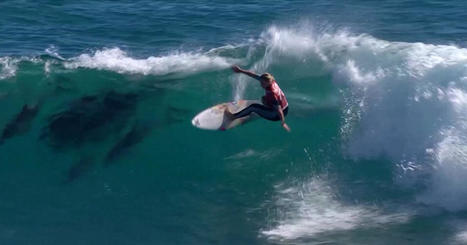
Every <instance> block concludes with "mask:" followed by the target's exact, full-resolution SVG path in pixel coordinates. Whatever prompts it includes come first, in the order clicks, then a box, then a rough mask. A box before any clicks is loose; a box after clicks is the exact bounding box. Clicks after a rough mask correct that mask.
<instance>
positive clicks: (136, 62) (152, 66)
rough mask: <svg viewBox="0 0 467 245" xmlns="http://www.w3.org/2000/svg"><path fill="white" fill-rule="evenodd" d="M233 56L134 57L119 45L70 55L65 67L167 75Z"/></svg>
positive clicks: (224, 63)
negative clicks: (74, 55)
mask: <svg viewBox="0 0 467 245" xmlns="http://www.w3.org/2000/svg"><path fill="white" fill-rule="evenodd" d="M233 62H234V59H229V58H224V57H220V56H215V55H208V54H201V53H176V54H171V55H168V56H160V57H153V56H151V57H148V58H146V59H136V58H132V57H129V56H128V54H127V53H126V52H124V51H122V50H121V49H119V48H112V49H103V50H98V51H96V52H95V53H94V54H81V55H79V56H78V57H75V58H71V59H70V60H69V61H68V62H66V63H65V67H66V68H69V69H76V68H80V67H84V68H92V69H99V70H109V71H115V72H118V73H129V74H143V75H149V74H150V75H167V74H169V73H172V74H173V73H196V72H199V71H204V70H212V69H221V68H226V67H228V66H230V65H231V64H232V63H233Z"/></svg>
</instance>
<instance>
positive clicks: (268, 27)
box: [0, 1, 467, 244]
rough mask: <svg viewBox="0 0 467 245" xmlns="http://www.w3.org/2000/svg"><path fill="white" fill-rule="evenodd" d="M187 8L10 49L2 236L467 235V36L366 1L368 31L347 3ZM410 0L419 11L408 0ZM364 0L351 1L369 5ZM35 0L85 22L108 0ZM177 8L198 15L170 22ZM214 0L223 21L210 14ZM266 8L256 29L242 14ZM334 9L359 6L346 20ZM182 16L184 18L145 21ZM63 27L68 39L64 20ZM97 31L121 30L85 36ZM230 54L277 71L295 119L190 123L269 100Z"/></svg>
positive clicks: (302, 240)
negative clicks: (226, 105)
mask: <svg viewBox="0 0 467 245" xmlns="http://www.w3.org/2000/svg"><path fill="white" fill-rule="evenodd" d="M143 2H144V1H143ZM102 4H104V3H102ZM146 4H149V5H151V3H146ZM186 4H187V5H183V4H177V3H172V4H168V3H167V4H166V5H164V6H165V8H163V9H161V6H162V5H161V6H159V5H158V6H157V11H161V15H158V16H156V15H155V13H152V12H151V13H152V14H153V15H146V14H147V13H146V14H144V13H143V12H144V11H143V12H138V11H136V10H130V8H128V6H130V5H131V4H121V3H118V4H117V3H116V4H114V6H113V8H112V9H113V10H112V11H113V12H112V13H110V15H113V14H115V15H116V16H126V17H125V18H124V19H125V20H127V21H128V20H129V19H131V20H133V22H134V21H135V20H137V19H139V20H141V22H139V23H140V24H141V25H137V26H134V27H133V28H134V30H131V26H129V25H128V23H126V22H124V21H119V22H118V23H117V22H115V23H116V24H118V25H117V27H118V28H121V29H122V30H124V31H122V32H118V33H116V34H111V33H114V32H112V30H114V29H113V28H114V27H112V26H111V25H110V23H108V22H103V24H102V26H95V27H94V28H95V29H93V28H91V27H89V29H86V30H84V31H83V32H85V33H87V35H84V36H83V37H82V39H80V38H79V37H78V36H75V39H73V40H75V41H76V43H74V44H75V45H71V44H73V43H71V44H70V43H68V44H64V43H63V42H64V41H60V40H58V39H57V40H55V39H54V37H55V36H53V35H52V36H51V37H48V38H46V41H44V40H43V41H44V43H46V45H45V46H44V43H41V45H42V49H43V48H44V47H47V48H46V49H45V50H39V51H38V50H37V47H35V46H34V47H31V46H28V45H25V49H24V50H21V51H18V50H17V49H16V48H11V50H7V51H5V50H3V51H1V52H0V54H1V57H0V110H1V111H2V112H3V113H1V114H0V127H1V130H2V131H1V132H0V136H1V138H0V163H1V164H0V168H1V169H0V190H1V191H0V200H2V201H1V202H0V215H1V216H2V221H0V228H1V229H0V241H4V242H5V243H15V244H30V243H37V242H38V241H42V242H43V241H47V243H48V244H70V243H71V244H73V242H74V240H77V241H78V240H80V241H81V240H82V239H81V238H84V239H94V238H96V239H97V240H96V243H97V244H101V243H103V244H106V243H116V244H128V243H132V244H134V243H137V244H152V243H164V244H171V243H182V244H210V243H220V244H318V243H339V244H340V243H342V244H380V243H383V244H386V243H407V241H413V240H415V241H417V242H418V241H421V242H420V243H427V244H446V243H453V244H458V243H459V244H460V243H462V242H465V240H466V231H465V230H466V229H465V228H466V227H467V225H466V224H467V222H466V221H465V212H466V211H467V210H466V207H467V187H465V185H464V182H465V181H464V180H465V179H466V178H467V117H466V116H465V115H467V49H465V48H463V47H462V45H453V44H449V43H448V42H438V41H439V38H441V39H443V38H445V35H447V36H449V35H451V34H452V33H451V34H449V33H441V32H440V33H438V34H439V35H435V36H429V35H428V34H427V33H425V32H423V31H420V32H415V33H416V34H417V35H415V34H414V37H410V38H407V39H403V38H398V37H400V36H397V35H396V34H394V35H395V36H392V37H393V38H384V37H385V35H383V34H387V35H389V34H388V33H391V32H390V31H388V30H386V31H385V29H384V28H385V26H387V23H383V22H384V21H382V20H379V19H378V18H377V16H375V15H376V14H373V15H371V13H374V12H378V11H379V12H378V13H381V14H382V15H385V14H387V13H386V12H385V11H389V9H391V6H392V8H394V6H393V5H391V3H384V4H383V5H384V7H382V8H381V9H380V8H379V7H374V9H373V10H372V11H369V12H368V13H369V16H368V18H370V19H371V20H374V21H375V24H374V25H373V26H371V25H370V24H368V25H370V26H369V27H372V28H373V29H372V28H369V29H370V30H373V31H372V32H371V33H372V34H368V32H366V31H361V30H360V29H359V28H358V26H360V27H362V26H363V25H364V24H362V23H360V22H358V21H357V20H359V18H357V17H358V16H354V15H350V12H352V11H349V10H347V9H346V8H345V7H336V6H334V7H332V8H331V7H329V6H328V7H326V6H327V5H326V3H320V4H318V3H316V5H315V6H313V8H312V9H313V10H310V9H311V7H310V6H309V5H307V4H306V3H303V2H301V1H299V2H297V6H298V7H296V9H293V8H292V7H291V9H289V8H288V7H287V6H288V4H287V3H285V2H284V3H283V2H281V1H277V3H274V4H271V6H264V7H262V6H261V4H260V3H258V2H255V1H253V2H248V3H245V4H241V5H245V6H247V7H248V9H249V10H250V11H251V13H250V12H242V13H241V14H239V16H236V15H235V14H234V13H235V12H236V11H240V10H238V9H237V10H236V9H231V8H234V7H231V6H230V7H229V6H228V5H224V4H221V3H213V5H212V6H211V5H209V4H204V5H202V4H201V5H199V4H192V3H186ZM190 4H192V5H190ZM401 4H405V5H406V7H407V11H408V12H407V13H406V14H408V15H409V17H407V18H408V19H410V18H414V17H413V16H412V15H411V14H410V13H411V11H414V8H415V7H414V8H412V7H411V4H412V3H411V2H407V1H401ZM424 4H427V3H424ZM433 4H435V3H433ZM450 4H452V3H439V5H440V6H438V7H439V8H440V9H442V8H446V9H451V7H452V6H448V5H450ZM3 5H7V4H5V3H3ZM20 5H21V6H23V5H24V6H23V7H24V9H25V11H32V9H34V8H33V7H34V6H31V4H30V3H20ZM104 5H105V4H104ZM279 5H280V6H279ZM364 5H365V4H361V3H360V4H356V5H355V6H354V7H355V8H357V9H358V10H359V11H363V12H365V11H367V10H366V6H364ZM405 5H404V6H405ZM454 5H455V4H454ZM461 5H462V4H461ZM0 6H2V4H0ZM131 6H132V7H135V6H133V5H131ZM151 6H152V5H151ZM189 6H191V8H190V7H189ZM420 6H421V5H420ZM420 6H418V7H417V8H420ZM456 6H457V5H456ZM153 7H154V8H156V6H153ZM274 7H277V8H279V9H282V10H283V12H281V13H280V14H278V16H279V17H280V16H289V14H290V13H291V11H292V12H293V11H299V8H300V11H305V12H306V11H316V12H313V13H316V14H318V12H320V11H324V10H327V11H330V12H329V16H324V17H323V15H321V17H322V18H324V19H326V20H328V21H332V22H335V23H336V24H333V25H331V24H329V23H324V21H319V19H320V18H318V17H320V16H318V17H316V20H309V19H303V20H301V21H299V23H298V24H287V23H290V21H289V22H288V21H283V22H282V23H277V24H271V23H274V21H270V20H271V18H272V17H271V16H272V12H271V11H273V9H274ZM425 7H426V6H425ZM37 8H39V10H38V11H43V12H48V11H59V10H60V11H61V10H62V9H63V8H65V9H69V10H70V11H75V12H77V13H79V14H77V15H75V16H72V15H70V16H68V15H67V16H68V17H67V18H70V19H74V20H75V21H82V23H88V24H89V23H94V22H95V20H96V19H97V20H100V18H101V17H100V16H99V14H102V13H101V12H100V11H99V10H92V9H87V8H86V6H85V5H81V4H65V3H64V4H63V5H54V4H49V5H47V6H46V5H44V6H41V7H37ZM42 8H44V9H42ZM15 9H16V7H10V11H13V12H14V11H15ZM142 9H145V8H142ZM46 10H47V11H46ZM220 10H223V12H222V11H220ZM132 11H136V12H132ZM157 11H156V12H157ZM268 11H269V12H268ZM114 12H115V13H114ZM48 13H54V12H48ZM180 13H183V14H184V15H189V16H191V17H190V18H192V19H191V20H192V21H186V20H184V21H185V22H186V23H185V22H184V21H182V20H178V19H176V16H178V15H179V14H180ZM206 13H211V14H217V15H219V16H218V17H219V18H220V17H222V18H224V20H225V21H221V20H218V19H216V18H213V20H212V22H210V23H207V22H205V21H204V22H203V21H201V19H203V18H204V17H203V16H204V15H202V14H206ZM260 13H263V14H264V15H263V18H264V20H261V21H259V20H258V22H257V23H256V25H253V24H252V23H251V22H248V21H247V20H248V18H250V17H251V16H257V15H259V14H260ZM332 13H349V16H348V17H347V18H348V20H349V22H347V23H345V24H339V23H340V22H339V18H337V17H336V16H335V15H334V14H332ZM324 14H325V13H324ZM51 15H53V14H51ZM144 16H147V18H148V20H145V19H144ZM232 16H236V18H238V19H239V20H238V22H235V23H240V24H241V23H250V25H247V26H248V27H249V28H246V33H247V34H245V36H241V37H231V36H229V35H228V34H226V33H231V30H232V28H234V27H235V25H231V24H229V23H230V22H229V21H230V20H231V19H230V18H233V17H232ZM330 16H333V17H332V18H331V17H330ZM390 16H392V17H391V18H396V17H394V16H393V15H390ZM453 16H454V17H455V16H456V15H454V14H453V15H450V18H448V19H447V20H446V21H447V23H451V24H453V23H454V22H452V20H451V18H454V17H453ZM279 17H277V18H279ZM325 17H326V18H325ZM48 18H50V16H47V15H45V16H42V17H40V18H39V20H38V21H42V22H47V21H49V20H48ZM268 18H270V19H268ZM284 18H285V17H284ZM388 18H389V17H388ZM391 18H389V19H391ZM420 18H428V17H427V16H425V15H422V16H421V17H420ZM454 19H455V18H454ZM0 20H2V17H0ZM175 20H177V21H180V22H177V23H178V24H180V26H181V27H180V29H176V28H174V29H173V30H171V28H169V27H166V28H165V29H163V28H162V29H161V27H160V26H157V28H156V29H158V30H164V31H160V32H157V33H156V32H154V33H153V32H152V31H150V30H149V29H148V30H146V29H145V28H149V27H150V26H148V25H145V24H144V23H146V24H147V22H151V21H152V22H154V23H156V22H157V21H160V23H162V24H160V25H161V26H164V25H168V24H170V23H169V22H170V21H175ZM386 20H387V19H386ZM16 21H18V22H21V23H22V22H24V23H30V22H31V20H30V19H29V18H23V19H21V18H20V19H17V20H16ZM378 21H382V22H378ZM414 21H415V20H414ZM152 22H151V23H152ZM415 22H416V21H415ZM115 23H114V24H115ZM157 23H159V22H157ZM184 23H185V24H184ZM283 23H285V24H283ZM427 23H428V24H430V23H431V22H427ZM353 24H355V25H356V26H357V27H356V28H347V25H350V26H351V25H353ZM154 25H159V24H154ZM185 25H186V26H185ZM457 25H458V24H453V27H452V28H453V29H456V28H457V27H456V26H457ZM258 26H261V27H258ZM262 26H264V27H262ZM341 26H344V27H341ZM143 27H144V28H143ZM9 28H10V27H9ZM67 28H71V29H73V28H74V25H69V26H67ZM115 28H116V27H115ZM141 28H142V29H141ZM258 28H263V29H260V30H262V31H258ZM7 29H8V28H7ZM38 30H42V29H38ZM391 30H392V31H394V32H395V31H396V29H391ZM423 30H424V29H423ZM36 31H37V30H36ZM133 31H134V32H133ZM255 31H256V32H255ZM198 32H199V33H202V34H203V35H198V34H199V33H198ZM59 33H60V35H62V36H63V37H66V35H67V33H66V28H64V29H61V30H60V31H59ZM96 33H102V35H103V36H105V37H106V38H110V37H114V38H115V39H112V40H115V41H109V40H107V39H105V38H104V39H105V40H101V41H102V43H104V44H102V45H101V44H99V42H98V44H96V46H92V47H89V44H90V43H93V42H92V41H95V39H93V36H95V35H96ZM138 33H139V34H141V33H147V34H148V33H149V34H151V35H152V36H156V34H157V35H160V36H157V38H155V39H154V40H155V41H154V42H155V43H153V44H154V47H155V48H151V45H149V44H148V43H150V42H151V40H153V39H151V38H150V37H148V36H145V35H143V34H141V40H139V41H135V40H132V39H131V36H134V35H137V34H138ZM206 33H213V34H212V36H210V37H211V38H208V36H209V35H206ZM374 33H376V34H380V35H374ZM381 33H383V34H381ZM149 34H148V35H149ZM2 35H4V34H0V37H1V36H2ZM73 35H75V34H73ZM113 35H114V36H113ZM242 35H243V34H242ZM426 35H428V36H429V37H430V38H427V36H426ZM190 36H192V37H190ZM415 36H416V37H417V38H416V37H415ZM194 37H196V38H194ZM12 38H17V37H12ZM194 39H196V40H194ZM394 39H397V40H404V41H394ZM225 40H229V41H227V42H226V41H225ZM41 42H42V41H41ZM15 43H22V44H27V42H25V41H17V42H15ZM50 43H53V44H54V45H50ZM137 43H143V44H144V45H143V44H142V45H141V46H142V47H139V46H137V45H136V44H137ZM160 43H164V45H159V44H160ZM180 43H185V45H180ZM186 43H189V44H186ZM458 43H462V42H458ZM55 45H56V46H55ZM39 46H40V45H39ZM72 47H80V48H81V49H79V50H76V49H74V48H72ZM234 64H238V65H241V66H242V67H246V68H248V69H251V70H254V71H256V72H258V73H262V72H270V73H272V74H273V75H274V76H275V78H276V80H277V81H278V83H279V84H280V86H281V88H283V90H284V91H285V93H286V95H287V98H288V101H289V104H290V111H289V115H288V117H287V122H288V124H289V126H290V127H291V128H292V132H291V133H287V132H284V131H283V130H282V129H281V127H280V125H279V124H278V123H273V122H267V121H264V120H257V121H254V122H252V123H249V124H246V125H244V126H242V127H238V128H235V129H233V130H229V131H226V132H211V131H202V130H199V129H196V128H194V127H192V126H191V124H190V122H191V119H192V117H193V116H194V115H196V114H197V113H198V112H200V111H201V110H203V109H205V108H207V107H209V106H211V105H214V104H218V103H221V102H225V101H230V100H238V99H257V98H259V97H260V96H262V93H263V91H262V89H261V88H260V87H259V86H258V84H257V83H256V82H255V81H253V80H252V79H250V78H248V77H246V76H240V75H237V74H234V73H233V72H232V71H231V70H230V66H231V65H234ZM82 227H87V228H86V229H83V228H82ZM441 227H442V228H441ZM57 230H59V231H60V232H59V233H60V234H57V232H56V231H57ZM78 237H79V238H80V239H78ZM70 238H72V239H70ZM76 243H78V242H76Z"/></svg>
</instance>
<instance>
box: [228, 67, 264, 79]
mask: <svg viewBox="0 0 467 245" xmlns="http://www.w3.org/2000/svg"><path fill="white" fill-rule="evenodd" d="M232 70H233V71H234V72H236V73H243V74H245V75H248V76H249V77H252V78H254V79H256V80H258V81H259V80H260V76H259V75H258V74H256V73H254V72H252V71H248V70H244V69H242V68H240V67H239V66H237V65H234V66H232Z"/></svg>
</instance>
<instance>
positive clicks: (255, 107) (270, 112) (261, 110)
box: [232, 104, 288, 121]
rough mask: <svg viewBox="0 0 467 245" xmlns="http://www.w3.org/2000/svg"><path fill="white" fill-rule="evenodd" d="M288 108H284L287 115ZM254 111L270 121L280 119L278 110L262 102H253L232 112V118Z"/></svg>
mask: <svg viewBox="0 0 467 245" xmlns="http://www.w3.org/2000/svg"><path fill="white" fill-rule="evenodd" d="M287 111H288V108H285V109H284V116H285V115H287ZM252 112H254V113H256V114H258V115H259V116H260V117H262V118H264V119H267V120H270V121H279V120H280V116H279V115H278V113H277V111H276V110H274V109H273V108H270V107H267V106H264V105H261V104H251V105H250V106H248V107H247V108H245V109H243V110H241V111H239V112H237V113H235V114H232V119H237V118H241V117H245V116H248V115H250V114H251V113H252Z"/></svg>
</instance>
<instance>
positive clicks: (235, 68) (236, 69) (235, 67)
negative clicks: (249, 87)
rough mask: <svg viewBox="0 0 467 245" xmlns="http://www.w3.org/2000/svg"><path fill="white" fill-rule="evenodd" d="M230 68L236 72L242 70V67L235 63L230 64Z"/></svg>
mask: <svg viewBox="0 0 467 245" xmlns="http://www.w3.org/2000/svg"><path fill="white" fill-rule="evenodd" d="M232 70H233V71H234V72H236V73H239V72H242V69H241V68H240V67H238V66H237V65H234V66H232Z"/></svg>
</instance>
